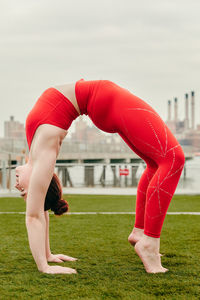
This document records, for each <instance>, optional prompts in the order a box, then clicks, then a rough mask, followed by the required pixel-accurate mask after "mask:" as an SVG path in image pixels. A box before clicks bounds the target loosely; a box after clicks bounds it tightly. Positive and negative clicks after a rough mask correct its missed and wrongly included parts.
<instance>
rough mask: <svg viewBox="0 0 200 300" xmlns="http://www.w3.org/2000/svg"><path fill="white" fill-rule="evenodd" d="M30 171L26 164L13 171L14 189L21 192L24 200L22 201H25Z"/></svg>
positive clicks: (28, 165)
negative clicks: (14, 173) (14, 176)
mask: <svg viewBox="0 0 200 300" xmlns="http://www.w3.org/2000/svg"><path fill="white" fill-rule="evenodd" d="M31 170H32V168H31V166H30V164H28V163H27V164H25V165H22V166H18V167H17V168H16V169H15V172H16V183H15V187H16V189H18V190H19V191H20V192H21V196H22V197H23V198H24V200H26V197H27V192H28V186H29V179H30V175H31Z"/></svg>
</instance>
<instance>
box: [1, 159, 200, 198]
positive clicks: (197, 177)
mask: <svg viewBox="0 0 200 300" xmlns="http://www.w3.org/2000/svg"><path fill="white" fill-rule="evenodd" d="M125 167H127V168H128V169H129V173H130V174H129V175H128V176H127V177H126V176H119V169H120V168H122V169H123V168H125ZM57 170H58V169H57V168H56V171H57ZM185 170H186V176H185V177H184V172H183V173H182V175H181V178H180V181H179V184H178V189H181V190H182V191H185V192H187V191H192V192H195V193H200V156H197V157H194V158H193V159H191V160H188V161H186V163H185ZM68 171H69V174H70V177H71V180H72V183H73V187H75V188H76V187H77V188H81V187H85V184H84V176H85V174H84V173H85V172H84V166H83V165H74V166H71V167H68ZM143 171H144V164H142V163H140V164H139V167H138V169H137V172H136V176H135V186H137V183H138V181H139V179H140V177H141V175H142V173H143ZM102 172H103V166H102V165H95V167H94V186H95V187H101V186H102V184H101V182H100V178H101V175H102ZM116 177H117V180H118V186H120V187H126V186H127V187H132V186H133V185H132V176H131V167H130V165H128V164H126V165H125V164H120V165H116ZM60 179H61V180H62V174H61V173H60ZM14 185H15V170H14V169H12V171H11V190H13V191H16V190H15V188H14ZM67 186H69V183H68V184H67ZM112 186H113V171H112V169H111V166H110V165H108V166H106V177H105V187H109V188H110V187H112ZM0 189H1V187H0Z"/></svg>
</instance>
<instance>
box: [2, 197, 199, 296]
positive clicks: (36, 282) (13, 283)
mask: <svg viewBox="0 0 200 300" xmlns="http://www.w3.org/2000/svg"><path fill="white" fill-rule="evenodd" d="M68 201H69V204H70V211H71V212H80V211H82V212H92V211H98V212H100V211H102V212H103V211H107V212H109V211H110V212H112V211H123V212H126V211H133V210H134V205H135V197H133V196H94V195H91V196H88V195H70V196H68ZM0 211H1V212H3V211H4V212H5V211H15V212H19V211H25V204H24V202H23V200H21V199H19V198H0ZM169 211H198V212H200V197H199V196H175V197H174V199H173V200H172V203H171V206H170V209H169ZM24 218H25V216H24V215H20V214H1V215H0V236H1V242H0V299H3V300H4V299H56V300H57V299H133V300H135V299H136V300H137V299H175V300H177V299H200V216H192V215H177V216H176V215H168V216H167V217H166V220H165V224H164V227H163V232H162V242H161V253H163V254H164V256H163V258H162V262H163V266H165V267H167V268H169V270H170V271H169V272H168V273H166V274H147V273H145V271H144V268H143V265H142V263H141V261H140V260H139V258H138V257H137V255H136V254H135V253H134V250H133V248H132V247H131V246H130V245H129V243H128V242H127V237H128V235H129V233H130V231H131V229H132V226H133V223H134V216H133V215H68V216H67V215H65V216H62V217H55V216H53V215H51V216H50V241H51V250H52V252H53V253H64V254H67V255H70V256H74V257H78V258H79V260H78V261H77V262H71V263H69V262H68V263H67V262H66V263H63V264H61V265H65V266H70V267H73V268H76V269H77V271H78V274H77V275H48V274H42V273H39V272H38V271H37V268H36V265H35V263H34V261H33V258H32V255H31V253H30V250H29V247H28V240H27V234H26V228H25V222H24Z"/></svg>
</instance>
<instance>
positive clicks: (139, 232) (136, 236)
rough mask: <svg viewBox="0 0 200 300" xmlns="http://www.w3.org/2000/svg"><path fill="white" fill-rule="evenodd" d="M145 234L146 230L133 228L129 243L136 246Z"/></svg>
mask: <svg viewBox="0 0 200 300" xmlns="http://www.w3.org/2000/svg"><path fill="white" fill-rule="evenodd" d="M143 234H144V229H140V228H136V227H134V228H133V231H132V232H131V233H130V235H129V237H128V241H129V243H130V244H131V245H132V246H135V244H136V243H137V242H138V241H139V240H140V239H141V237H142V236H143Z"/></svg>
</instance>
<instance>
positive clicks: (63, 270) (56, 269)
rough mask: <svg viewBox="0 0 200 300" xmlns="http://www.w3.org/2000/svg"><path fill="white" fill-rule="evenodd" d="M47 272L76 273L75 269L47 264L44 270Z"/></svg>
mask: <svg viewBox="0 0 200 300" xmlns="http://www.w3.org/2000/svg"><path fill="white" fill-rule="evenodd" d="M44 273H47V274H77V272H76V270H75V269H72V268H67V267H61V266H47V268H46V269H45V270H44Z"/></svg>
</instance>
